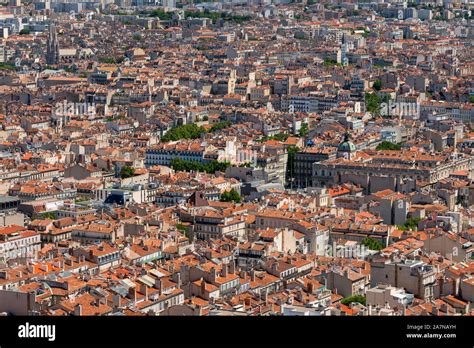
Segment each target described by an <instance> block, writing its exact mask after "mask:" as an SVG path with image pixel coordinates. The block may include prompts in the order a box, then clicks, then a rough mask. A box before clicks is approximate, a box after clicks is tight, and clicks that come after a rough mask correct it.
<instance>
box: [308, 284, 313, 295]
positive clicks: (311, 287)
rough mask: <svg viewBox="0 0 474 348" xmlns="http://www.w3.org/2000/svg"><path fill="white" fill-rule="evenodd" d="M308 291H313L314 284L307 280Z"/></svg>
mask: <svg viewBox="0 0 474 348" xmlns="http://www.w3.org/2000/svg"><path fill="white" fill-rule="evenodd" d="M308 292H309V293H310V294H313V293H314V284H313V283H312V282H308Z"/></svg>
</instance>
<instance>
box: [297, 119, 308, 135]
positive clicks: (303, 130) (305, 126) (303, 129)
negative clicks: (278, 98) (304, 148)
mask: <svg viewBox="0 0 474 348" xmlns="http://www.w3.org/2000/svg"><path fill="white" fill-rule="evenodd" d="M308 132H309V126H308V124H307V123H306V122H304V123H303V124H302V125H301V128H300V131H299V135H300V137H302V138H303V137H304V136H306V134H308Z"/></svg>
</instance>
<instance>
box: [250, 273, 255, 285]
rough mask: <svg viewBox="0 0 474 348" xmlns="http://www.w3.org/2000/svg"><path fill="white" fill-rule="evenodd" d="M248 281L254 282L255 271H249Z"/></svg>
mask: <svg viewBox="0 0 474 348" xmlns="http://www.w3.org/2000/svg"><path fill="white" fill-rule="evenodd" d="M250 280H251V281H253V282H254V281H255V271H254V270H251V271H250Z"/></svg>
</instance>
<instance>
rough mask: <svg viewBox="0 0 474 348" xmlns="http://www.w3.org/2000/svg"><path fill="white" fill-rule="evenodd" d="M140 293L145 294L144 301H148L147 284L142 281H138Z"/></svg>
mask: <svg viewBox="0 0 474 348" xmlns="http://www.w3.org/2000/svg"><path fill="white" fill-rule="evenodd" d="M140 293H142V294H143V295H145V301H148V286H146V285H145V284H143V283H140Z"/></svg>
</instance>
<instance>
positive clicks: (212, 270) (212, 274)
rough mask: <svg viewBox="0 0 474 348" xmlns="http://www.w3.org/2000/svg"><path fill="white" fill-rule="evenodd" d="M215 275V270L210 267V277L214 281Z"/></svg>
mask: <svg viewBox="0 0 474 348" xmlns="http://www.w3.org/2000/svg"><path fill="white" fill-rule="evenodd" d="M216 277H217V271H216V269H215V268H214V267H212V268H211V279H212V280H213V281H214V280H216Z"/></svg>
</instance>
